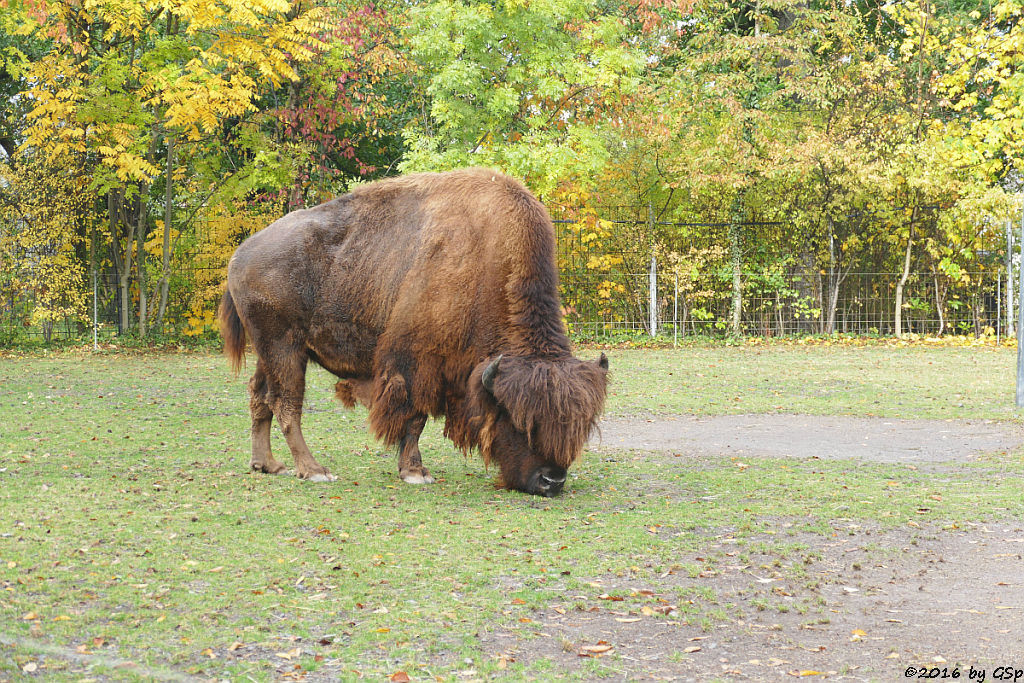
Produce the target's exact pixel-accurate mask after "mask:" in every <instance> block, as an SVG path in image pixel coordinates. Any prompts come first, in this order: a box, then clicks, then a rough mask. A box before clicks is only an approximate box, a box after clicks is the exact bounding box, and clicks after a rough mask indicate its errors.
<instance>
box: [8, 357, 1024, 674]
mask: <svg viewBox="0 0 1024 683" xmlns="http://www.w3.org/2000/svg"><path fill="white" fill-rule="evenodd" d="M583 355H584V356H586V355H592V353H590V354H588V353H587V352H584V353H583ZM611 357H612V363H613V368H614V370H615V384H614V389H613V395H612V397H611V401H610V405H609V409H610V412H611V413H613V414H619V415H622V414H636V413H641V414H642V413H668V412H676V411H678V412H697V413H715V412H736V411H743V412H747V411H755V412H756V411H759V410H781V409H785V410H794V411H800V412H809V413H828V414H880V415H891V416H905V417H970V418H980V417H1001V418H1005V419H1016V418H1015V415H1014V413H1013V412H1012V411H1011V410H1009V409H1008V408H1006V407H1005V406H1004V404H1006V403H1008V402H1009V400H1010V399H1011V398H1012V396H1010V395H1009V390H1008V389H1007V388H1006V384H1007V383H1006V382H1005V381H1004V380H1005V379H1006V378H1008V377H1011V376H1012V374H1008V371H1009V370H1010V369H1012V354H1011V353H1010V352H1008V351H1001V350H996V351H980V352H979V351H975V350H968V349H939V350H927V351H917V350H910V351H908V350H900V351H898V352H894V351H893V350H891V349H870V350H869V349H857V350H845V349H830V350H825V349H812V350H791V349H785V348H780V349H768V350H766V349H761V350H758V351H752V350H747V349H742V348H739V349H735V348H720V347H716V348H690V349H686V350H683V351H628V352H614V353H613V354H612V356H611ZM669 373H671V374H669ZM701 374H703V377H701V376H700V375H701ZM766 379H767V380H768V381H765V380H766ZM762 384H764V385H765V386H763V387H762ZM331 386H332V382H331V378H330V377H329V376H328V375H327V373H325V372H323V371H320V370H316V371H313V372H311V375H310V386H309V390H308V400H307V405H306V409H307V411H306V414H305V417H304V429H305V432H306V437H307V440H308V441H309V442H310V445H311V447H312V448H313V450H314V453H315V455H316V456H317V458H318V459H320V461H321V462H322V463H323V464H325V465H326V466H327V467H328V468H329V469H330V470H331V471H332V472H333V473H335V474H336V475H338V477H339V479H338V481H337V482H334V483H331V484H310V483H306V482H301V481H299V480H297V479H296V478H294V477H292V476H277V477H275V476H266V475H256V474H252V473H249V472H248V471H247V465H248V458H249V453H248V416H247V399H246V396H245V379H244V378H233V377H231V375H230V374H229V373H228V371H227V369H226V366H225V363H224V362H223V360H222V359H221V358H219V357H216V356H213V355H202V354H194V355H193V354H180V355H123V356H119V355H95V356H94V355H82V354H74V353H66V354H55V355H34V356H26V357H18V358H11V357H8V358H2V359H0V519H2V520H3V521H2V524H0V678H4V677H11V676H13V677H19V676H21V675H22V674H23V673H26V672H27V671H28V670H31V669H34V673H35V675H43V674H45V676H46V678H47V679H52V678H58V679H59V678H66V679H71V680H79V679H81V678H82V677H83V676H84V677H90V678H103V677H110V678H118V679H120V678H141V679H151V678H166V679H171V678H175V677H182V676H199V677H207V678H213V677H216V678H232V679H245V677H247V676H248V677H252V678H254V679H256V680H269V679H276V678H279V677H281V676H283V675H284V674H298V673H302V672H318V673H321V674H323V675H325V676H328V677H331V678H342V679H346V678H352V677H356V676H358V675H360V674H362V675H366V676H377V677H379V676H383V675H390V674H391V673H393V672H395V671H399V670H403V671H407V672H408V673H409V674H410V675H411V676H413V677H414V678H429V677H433V676H441V677H442V678H446V679H452V678H456V677H458V676H459V674H460V672H465V671H467V670H474V671H476V672H477V675H478V676H482V677H502V676H504V677H508V678H510V679H516V678H522V677H535V678H539V679H548V678H551V677H552V676H554V675H556V674H557V675H562V674H563V673H565V672H563V671H561V670H556V669H554V668H553V667H554V666H555V665H554V664H553V663H552V662H551V661H550V660H547V659H539V660H537V661H530V662H515V663H512V664H506V663H504V662H502V661H501V660H500V659H499V658H498V656H497V655H498V654H499V653H498V652H496V651H494V650H493V649H489V648H488V645H487V643H488V642H489V641H490V640H491V637H492V634H494V633H497V632H512V633H514V634H515V635H516V637H517V638H519V639H520V640H522V641H527V640H529V639H531V638H536V637H538V636H537V635H536V634H537V633H538V632H539V631H540V630H541V628H540V625H539V624H538V622H537V613H538V611H543V610H547V609H550V608H552V607H553V606H561V607H562V608H564V609H566V610H571V609H573V607H574V605H576V606H577V607H581V608H584V609H590V608H597V609H609V608H610V607H611V606H614V608H615V609H618V610H629V611H630V612H631V613H638V614H642V613H643V608H644V606H645V605H649V604H653V603H652V602H651V601H652V598H651V597H650V596H649V595H646V594H643V593H637V592H635V591H631V590H628V589H619V591H618V593H617V594H616V596H617V597H621V598H622V600H621V601H616V602H614V603H612V602H609V601H608V600H607V599H603V598H601V597H600V596H601V595H602V594H603V593H605V592H606V590H608V589H607V588H601V587H595V586H600V585H614V583H615V581H616V580H618V579H619V577H625V578H626V579H628V580H630V581H638V582H644V583H645V584H648V585H652V586H656V585H657V582H658V577H659V576H661V575H662V574H663V573H664V572H666V571H678V572H680V573H681V574H682V575H684V576H691V577H694V576H699V575H701V574H702V572H703V573H706V574H707V576H709V577H711V578H709V579H708V583H709V585H708V586H707V588H706V589H704V590H703V591H702V592H700V593H696V592H695V593H692V594H691V595H690V598H689V600H692V603H693V604H689V603H688V604H687V606H686V611H683V612H682V613H681V615H680V616H679V618H680V619H682V620H683V621H684V622H685V623H689V624H692V625H695V626H699V627H702V628H710V627H711V626H712V625H713V624H715V623H719V622H720V621H721V620H724V619H728V618H730V608H729V606H728V605H725V604H720V601H719V600H718V598H717V594H716V590H715V586H714V580H713V577H714V574H715V568H716V566H717V565H718V564H719V563H722V562H723V561H724V560H723V558H722V557H721V556H719V555H716V554H714V553H709V552H706V550H705V549H706V547H707V541H708V539H709V538H710V537H723V536H727V537H730V538H733V539H735V545H736V550H737V551H739V552H745V553H760V554H764V553H767V554H770V555H773V556H774V557H776V558H778V564H777V565H773V567H775V568H777V569H779V570H780V571H786V572H789V573H790V575H792V576H794V577H797V578H799V577H801V576H803V574H802V572H805V570H804V569H803V565H804V562H805V558H810V561H813V559H814V557H815V551H814V549H813V548H810V547H808V545H807V537H808V534H810V535H812V536H815V537H821V538H827V537H831V535H832V534H834V533H836V529H840V528H846V527H848V526H850V525H858V524H869V525H874V526H876V527H892V526H897V525H907V524H921V525H926V524H928V525H931V526H933V527H935V528H942V527H951V526H953V525H958V524H962V523H964V522H965V521H972V520H984V519H992V518H1003V517H1009V516H1020V515H1021V514H1022V513H1024V501H1022V500H1021V497H1020V490H1021V477H1020V474H1019V471H1018V470H1016V469H1014V468H1002V467H1001V466H1000V463H1002V462H1005V461H1008V460H1017V459H1019V455H1017V454H1013V455H1009V456H1007V455H1004V456H993V457H992V459H991V460H990V461H989V464H990V466H991V467H990V469H987V470H984V473H983V474H984V476H979V474H982V472H979V470H978V469H977V468H975V469H971V470H953V471H949V472H943V473H929V472H927V471H925V470H914V469H910V468H907V467H903V466H899V465H879V464H862V463H856V462H843V461H834V462H823V461H800V460H785V461H781V460H779V461H776V460H766V459H757V460H751V461H750V462H748V463H747V466H746V467H737V466H736V464H735V463H734V462H733V461H732V460H730V459H729V458H727V457H722V458H669V457H664V458H663V457H660V456H653V455H638V454H633V453H618V454H611V455H605V454H602V455H597V454H587V455H585V456H584V458H583V459H582V460H581V462H580V463H578V464H577V465H576V466H574V467H573V469H572V470H571V472H570V480H569V482H568V484H567V487H566V493H565V494H564V495H563V496H561V497H560V498H557V499H554V500H548V499H540V498H535V497H530V496H526V495H523V494H519V493H514V492H509V491H503V490H496V489H494V487H493V485H492V480H493V475H494V472H493V471H492V472H488V471H486V470H485V469H484V467H483V465H482V463H481V462H480V461H479V459H478V458H476V457H472V458H470V459H466V458H464V457H463V455H462V454H461V453H459V452H457V451H455V450H454V449H453V448H452V446H451V444H449V443H448V442H447V441H445V440H443V439H442V438H441V436H440V428H439V425H437V424H434V425H431V426H430V428H429V429H428V431H427V432H426V433H425V434H424V439H423V452H424V460H425V463H426V464H427V466H428V467H429V468H430V469H431V472H432V473H433V474H434V475H435V476H436V477H437V478H438V482H437V483H436V484H435V485H433V486H426V487H413V486H407V485H404V484H402V483H401V482H400V481H399V480H398V479H397V475H396V471H395V470H396V463H395V457H394V454H393V453H391V452H384V451H383V449H382V448H381V446H380V445H379V444H378V443H376V442H375V441H374V440H373V439H372V438H371V437H370V435H369V433H368V432H367V431H366V429H365V426H364V422H363V420H364V414H363V413H361V412H359V411H353V412H347V411H344V410H343V409H341V408H340V407H339V406H337V405H336V404H335V403H334V401H333V399H332V398H331ZM836 387H842V389H841V390H838V389H837V390H836V391H835V392H834V393H828V392H829V391H831V390H832V389H835V388H836ZM954 387H955V388H956V393H953V388H954ZM734 395H736V396H740V397H741V401H740V402H739V403H742V405H736V402H733V401H732V398H733V396H734ZM958 396H959V397H961V398H957V397H958ZM868 399H870V400H868ZM875 401H878V403H875ZM960 403H963V406H961V405H960ZM775 405H781V406H783V408H781V409H780V408H776V407H775ZM274 448H275V451H276V452H277V453H278V454H279V455H280V456H281V458H282V460H283V461H284V462H287V463H289V464H290V462H291V461H290V457H289V456H288V455H287V452H286V448H285V446H284V442H283V439H282V438H281V437H280V434H279V433H278V432H277V430H276V429H275V432H274ZM698 558H699V559H698ZM734 561H735V560H729V562H734ZM602 581H603V582H605V583H604V584H601V583H600V582H602ZM668 590H674V589H668ZM579 596H582V597H579ZM765 609H769V610H771V609H776V605H775V604H774V603H765ZM812 616H813V615H812ZM651 618H664V617H662V616H660V615H655V616H653V617H651ZM523 620H526V621H523ZM506 666H507V668H505V667H506ZM559 666H560V665H559ZM617 666H618V664H617V663H616V662H615V661H614V660H607V661H604V660H602V661H598V660H589V659H585V660H584V659H582V658H581V661H580V662H579V669H578V670H576V671H575V672H573V674H574V675H576V676H579V677H581V678H587V677H589V676H599V675H618V674H616V673H615V671H614V669H615V668H616V667H617ZM26 667H28V669H26ZM607 667H611V669H609V668H607Z"/></svg>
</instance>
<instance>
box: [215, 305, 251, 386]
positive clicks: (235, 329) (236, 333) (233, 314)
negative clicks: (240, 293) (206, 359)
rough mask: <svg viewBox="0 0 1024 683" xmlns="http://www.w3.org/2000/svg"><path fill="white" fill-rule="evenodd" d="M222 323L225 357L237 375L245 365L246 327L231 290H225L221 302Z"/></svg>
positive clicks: (218, 317)
mask: <svg viewBox="0 0 1024 683" xmlns="http://www.w3.org/2000/svg"><path fill="white" fill-rule="evenodd" d="M217 320H218V321H219V322H220V336H221V337H223V338H224V355H225V356H227V357H228V362H229V363H231V370H232V372H234V373H235V374H236V375H237V374H238V371H239V370H241V369H242V366H243V365H245V327H243V326H242V319H241V318H239V317H238V310H237V309H236V308H235V300H234V299H233V298H231V290H229V289H227V288H225V289H224V296H223V298H221V300H220V311H218V312H217Z"/></svg>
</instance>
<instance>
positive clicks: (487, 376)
mask: <svg viewBox="0 0 1024 683" xmlns="http://www.w3.org/2000/svg"><path fill="white" fill-rule="evenodd" d="M501 358H502V357H501V356H498V357H497V358H495V359H494V362H493V363H491V364H490V365H488V366H487V367H486V368H484V374H482V375H480V381H481V382H482V383H483V385H484V389H486V390H487V391H489V392H490V393H492V394H493V393H494V376H495V375H497V374H498V363H500V362H501Z"/></svg>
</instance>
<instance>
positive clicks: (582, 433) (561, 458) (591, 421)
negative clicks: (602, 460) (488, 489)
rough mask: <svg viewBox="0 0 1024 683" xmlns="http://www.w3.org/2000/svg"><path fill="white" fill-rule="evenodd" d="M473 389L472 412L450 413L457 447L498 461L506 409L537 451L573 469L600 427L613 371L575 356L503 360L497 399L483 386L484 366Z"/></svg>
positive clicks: (449, 425) (472, 381)
mask: <svg viewBox="0 0 1024 683" xmlns="http://www.w3.org/2000/svg"><path fill="white" fill-rule="evenodd" d="M468 385H469V386H468V389H469V395H468V396H467V400H466V402H465V404H466V408H467V413H468V414H466V415H463V416H453V415H449V420H448V423H447V424H446V426H445V432H446V434H447V435H448V436H449V438H451V439H452V440H453V441H455V443H456V444H458V445H459V446H460V447H462V448H463V449H464V450H467V451H468V450H469V449H471V448H473V447H476V448H479V449H480V453H481V454H482V455H483V457H484V460H485V461H486V462H490V461H491V460H492V459H494V457H493V456H494V454H493V453H492V441H493V438H494V433H493V429H494V424H495V422H496V421H497V418H498V416H499V414H500V411H502V410H504V411H505V412H506V413H507V414H508V416H509V419H510V420H511V422H512V424H513V425H514V426H515V428H516V429H517V430H519V431H520V432H522V433H523V434H525V435H526V438H527V440H528V442H529V446H530V448H531V450H533V451H535V452H536V453H537V454H539V455H541V456H543V457H545V458H547V459H550V460H551V461H553V462H555V463H557V464H558V465H561V466H562V467H565V468H568V467H569V466H570V465H571V464H572V463H573V461H574V460H575V459H576V458H577V457H578V456H579V454H580V452H581V451H582V450H583V446H584V444H585V443H586V441H587V439H588V438H589V437H590V435H591V434H592V433H593V432H594V431H595V430H596V429H597V420H598V417H599V416H600V414H601V411H602V410H603V408H604V399H605V391H606V386H607V371H606V370H604V369H602V368H601V367H599V366H598V365H597V364H595V363H587V362H584V361H581V360H579V359H577V358H574V357H572V356H565V357H562V358H558V359H545V360H539V359H536V358H520V357H513V358H504V359H503V360H502V361H501V369H500V371H499V372H498V375H497V377H496V378H495V381H494V387H493V388H494V394H493V395H492V394H491V393H490V392H488V391H487V390H486V389H485V388H484V387H483V384H482V383H481V382H480V368H477V371H476V372H474V373H473V377H472V378H471V379H470V381H469V383H468ZM453 417H455V418H456V419H455V420H453V419H452V418H453ZM459 417H462V419H461V420H460V419H459Z"/></svg>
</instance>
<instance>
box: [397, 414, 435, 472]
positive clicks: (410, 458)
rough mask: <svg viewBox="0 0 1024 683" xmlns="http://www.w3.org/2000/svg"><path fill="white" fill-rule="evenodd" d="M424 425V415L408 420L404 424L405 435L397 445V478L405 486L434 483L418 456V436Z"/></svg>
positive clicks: (425, 422) (420, 457) (425, 418)
mask: <svg viewBox="0 0 1024 683" xmlns="http://www.w3.org/2000/svg"><path fill="white" fill-rule="evenodd" d="M426 424H427V416H426V415H416V416H415V417H412V418H410V419H409V420H408V421H406V423H405V435H404V436H403V437H402V440H401V441H400V442H399V444H398V476H399V477H401V478H402V481H404V482H405V483H407V484H433V483H434V478H433V477H432V476H430V472H428V471H427V468H426V467H424V466H423V459H422V456H421V455H420V434H422V433H423V427H424V425H426Z"/></svg>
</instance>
